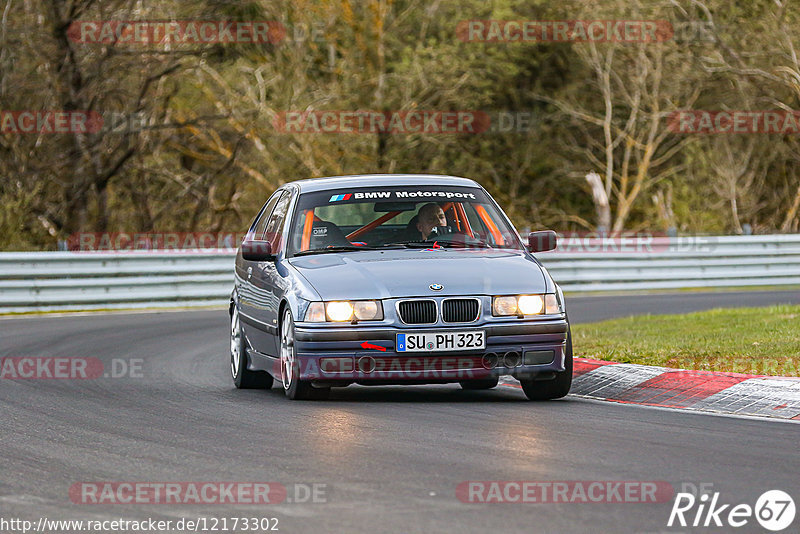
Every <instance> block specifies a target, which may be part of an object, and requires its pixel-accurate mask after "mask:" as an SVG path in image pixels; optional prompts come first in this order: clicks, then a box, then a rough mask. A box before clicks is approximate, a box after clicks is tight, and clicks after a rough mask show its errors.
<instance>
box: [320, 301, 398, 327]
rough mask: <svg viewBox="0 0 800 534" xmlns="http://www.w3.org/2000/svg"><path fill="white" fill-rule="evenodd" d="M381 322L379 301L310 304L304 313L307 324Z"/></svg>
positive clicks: (381, 314) (381, 310) (381, 307)
mask: <svg viewBox="0 0 800 534" xmlns="http://www.w3.org/2000/svg"><path fill="white" fill-rule="evenodd" d="M354 319H355V320H357V321H381V320H383V306H382V305H381V302H380V301H379V300H354V301H348V300H338V301H331V302H312V303H311V304H310V305H309V306H308V310H307V311H306V316H305V321H306V322H309V323H324V322H325V321H331V322H345V321H352V320H354Z"/></svg>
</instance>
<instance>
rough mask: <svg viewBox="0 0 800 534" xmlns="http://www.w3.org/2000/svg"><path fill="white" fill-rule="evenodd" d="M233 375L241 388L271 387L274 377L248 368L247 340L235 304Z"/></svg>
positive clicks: (232, 320) (232, 351)
mask: <svg viewBox="0 0 800 534" xmlns="http://www.w3.org/2000/svg"><path fill="white" fill-rule="evenodd" d="M231 377H233V383H234V385H235V386H236V387H237V388H239V389H258V388H264V389H269V388H271V387H272V377H271V376H270V375H269V373H267V372H266V371H251V370H250V369H248V368H247V342H246V341H245V339H244V331H242V323H241V321H240V320H239V310H237V309H236V306H235V305H234V306H233V311H232V312H231Z"/></svg>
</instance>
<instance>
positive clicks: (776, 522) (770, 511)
mask: <svg viewBox="0 0 800 534" xmlns="http://www.w3.org/2000/svg"><path fill="white" fill-rule="evenodd" d="M719 496H720V494H719V492H718V491H717V492H714V493H713V494H708V493H703V494H702V495H700V496H699V497H696V496H695V495H694V494H692V493H678V494H677V495H676V496H675V502H674V503H673V505H672V511H671V512H670V514H669V521H668V522H667V526H668V527H671V526H673V525H674V526H682V527H686V526H691V527H722V526H726V527H733V528H739V527H743V526H745V525H747V524H750V522H751V520H752V519H753V518H755V520H756V521H758V523H759V524H760V525H761V526H762V527H763V528H765V529H767V530H770V531H772V532H778V531H781V530H784V529H786V528H787V527H789V525H791V524H792V521H794V516H795V511H796V510H795V505H794V500H793V499H792V497H791V496H790V495H789V494H788V493H786V492H785V491H781V490H769V491H766V492H764V493H763V494H762V495H761V496H760V497H759V498H758V499H757V500H756V503H755V506H751V505H749V504H746V503H741V504H737V505H732V504H723V503H721V502H720V500H719Z"/></svg>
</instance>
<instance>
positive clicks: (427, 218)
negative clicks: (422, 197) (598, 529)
mask: <svg viewBox="0 0 800 534" xmlns="http://www.w3.org/2000/svg"><path fill="white" fill-rule="evenodd" d="M416 219H417V224H416V227H417V232H418V233H417V234H416V236H415V237H417V238H419V239H421V240H422V241H426V240H428V239H430V238H435V237H436V236H437V235H439V234H438V232H435V231H434V230H438V227H446V226H447V217H445V215H444V211H443V210H442V207H441V206H439V204H436V203H435V202H430V203H428V204H425V205H424V206H422V207H421V208H420V209H419V212H418V213H417V217H416Z"/></svg>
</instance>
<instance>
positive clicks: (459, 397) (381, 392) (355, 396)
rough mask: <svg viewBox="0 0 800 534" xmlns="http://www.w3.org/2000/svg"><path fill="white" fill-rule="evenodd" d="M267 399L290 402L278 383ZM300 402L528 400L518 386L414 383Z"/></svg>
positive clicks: (333, 392)
mask: <svg viewBox="0 0 800 534" xmlns="http://www.w3.org/2000/svg"><path fill="white" fill-rule="evenodd" d="M264 393H265V394H266V395H267V396H268V397H269V398H270V400H275V401H283V400H285V401H286V402H291V401H289V399H287V398H285V395H284V393H283V390H282V388H281V386H280V384H277V385H275V386H273V387H272V389H270V390H268V391H265V392H264ZM299 402H319V403H332V402H362V403H368V402H380V403H383V402H408V403H415V402H416V403H451V404H452V403H489V402H490V403H512V404H517V403H528V402H530V401H528V400H527V399H526V398H525V395H524V394H523V393H522V391H521V390H520V389H519V388H514V387H511V386H503V385H500V386H497V387H496V388H493V389H490V390H485V391H466V390H463V389H461V387H460V386H458V385H455V384H452V385H414V386H357V385H352V386H348V387H345V388H333V389H331V396H330V398H329V399H327V400H315V401H299ZM556 402H559V403H569V402H570V398H569V397H566V398H564V399H559V400H557V401H546V402H536V403H532V404H540V405H545V404H550V405H552V404H554V403H556Z"/></svg>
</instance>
